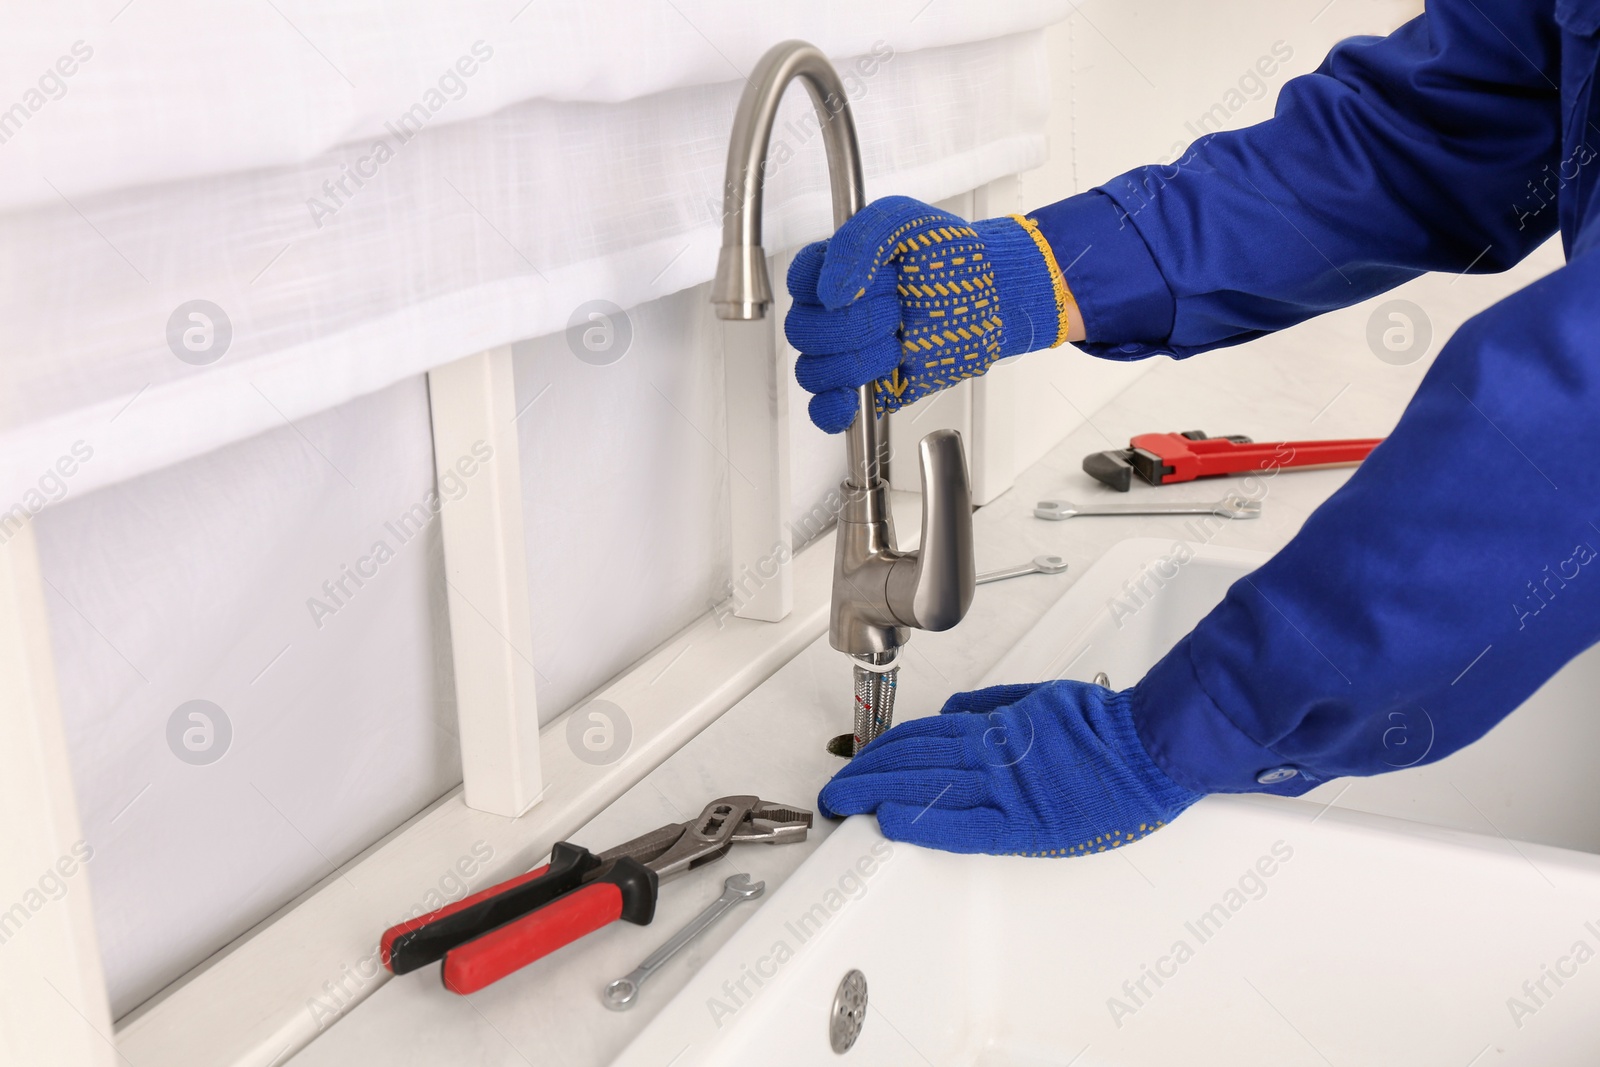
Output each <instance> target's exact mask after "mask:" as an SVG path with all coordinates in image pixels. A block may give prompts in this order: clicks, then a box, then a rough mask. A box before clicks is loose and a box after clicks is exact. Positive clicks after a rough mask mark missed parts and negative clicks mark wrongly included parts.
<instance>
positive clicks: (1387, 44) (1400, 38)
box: [1033, 0, 1600, 794]
mask: <svg viewBox="0 0 1600 1067" xmlns="http://www.w3.org/2000/svg"><path fill="white" fill-rule="evenodd" d="M1597 57H1600V0H1433V2H1431V3H1430V4H1429V5H1428V12H1427V14H1426V15H1423V16H1421V17H1419V18H1417V19H1415V20H1413V21H1412V22H1410V23H1408V24H1407V25H1405V26H1404V27H1402V28H1401V29H1399V30H1398V31H1396V32H1395V33H1394V34H1392V35H1390V36H1389V37H1386V38H1381V39H1380V38H1356V39H1352V40H1349V41H1346V42H1344V43H1342V44H1341V45H1339V46H1338V47H1337V48H1336V49H1335V50H1334V51H1333V52H1332V53H1331V54H1330V55H1329V56H1328V58H1327V60H1326V61H1325V62H1324V63H1323V65H1322V66H1321V68H1320V69H1319V70H1318V71H1317V72H1316V73H1314V74H1311V75H1307V76H1305V77H1302V78H1297V79H1295V80H1293V81H1292V82H1290V83H1289V84H1287V85H1286V86H1285V88H1284V90H1283V92H1282V94H1281V96H1280V98H1279V101H1278V110H1277V115H1276V117H1275V118H1274V119H1272V120H1271V121H1268V122H1266V123H1263V124H1261V125H1258V126H1255V127H1252V128H1249V129H1245V130H1240V131H1236V132H1230V133H1221V134H1216V135H1214V136H1209V137H1206V138H1204V139H1203V140H1202V141H1201V142H1199V143H1198V144H1197V145H1195V146H1194V147H1193V148H1192V149H1191V150H1190V151H1189V152H1188V153H1187V154H1186V155H1185V156H1184V157H1183V159H1182V160H1181V161H1179V162H1178V163H1176V164H1174V165H1172V166H1168V167H1159V166H1157V167H1145V168H1141V169H1139V170H1135V171H1132V172H1130V173H1128V174H1125V175H1123V176H1121V177H1119V178H1116V179H1114V180H1113V181H1111V182H1109V183H1107V184H1106V185H1104V186H1102V187H1101V188H1099V189H1097V190H1094V191H1092V192H1089V193H1086V194H1083V195H1081V196H1077V197H1074V198H1072V199H1069V200H1066V201H1063V202H1061V203H1059V204H1055V205H1052V206H1050V207H1047V208H1044V209H1042V210H1040V211H1038V212H1035V213H1034V215H1033V218H1034V219H1036V220H1037V225H1038V227H1039V230H1040V231H1041V232H1042V233H1043V234H1044V235H1045V236H1046V238H1047V239H1048V240H1049V242H1050V244H1051V247H1052V249H1053V251H1054V254H1055V258H1056V260H1057V261H1058V262H1059V263H1060V264H1063V265H1070V266H1067V267H1066V275H1067V281H1068V284H1069V285H1070V288H1071V290H1072V294H1073V295H1074V297H1075V298H1076V300H1077V302H1078V305H1079V307H1080V309H1081V311H1082V314H1083V317H1084V320H1085V323H1086V327H1087V331H1088V336H1089V337H1091V338H1096V339H1102V338H1110V339H1115V340H1114V341H1111V342H1109V343H1105V344H1098V345H1088V346H1086V347H1087V348H1089V350H1091V351H1094V352H1095V353H1096V354H1097V355H1100V356H1104V357H1108V358H1112V359H1140V358H1144V357H1146V356H1150V355H1155V354H1158V353H1172V354H1174V355H1176V356H1179V357H1185V356H1190V355H1193V354H1195V353H1197V352H1204V351H1206V350H1208V349H1213V348H1218V347H1222V346H1225V345H1230V344H1236V343H1238V342H1241V341H1244V340H1248V339H1249V338H1252V337H1256V336H1259V335H1261V334H1263V333H1267V332H1269V331H1272V330H1279V329H1282V328H1284V327H1286V326H1290V325H1293V324H1294V323H1297V322H1299V321H1301V320H1303V319H1306V318H1309V317H1311V316H1313V315H1316V314H1319V313H1321V312H1324V311H1328V310H1330V309H1333V308H1338V307H1343V306H1346V305H1349V304H1353V303H1355V302H1357V301H1360V300H1362V299H1364V298H1366V297H1369V296H1372V295H1374V294H1376V293H1381V292H1383V291H1384V290H1386V289H1389V288H1391V287H1392V286H1395V285H1398V284H1400V283H1401V282H1404V281H1406V280H1407V279H1409V278H1413V277H1415V276H1417V275H1419V274H1421V273H1423V272H1425V271H1441V272H1455V273H1459V272H1472V273H1481V272H1487V271H1497V270H1503V269H1505V268H1507V267H1510V266H1511V265H1512V264H1515V263H1516V262H1518V261H1519V260H1521V259H1522V258H1523V257H1524V256H1526V255H1527V254H1528V253H1529V252H1530V251H1532V250H1533V249H1534V248H1535V247H1536V246H1537V245H1539V244H1540V243H1541V242H1542V241H1544V240H1545V239H1546V238H1547V237H1548V236H1550V235H1551V234H1553V233H1555V232H1556V231H1557V230H1558V229H1559V232H1560V234H1561V240H1562V243H1563V245H1564V247H1565V249H1566V252H1567V257H1568V263H1567V265H1566V266H1564V267H1562V268H1561V269H1560V270H1558V271H1556V272H1554V273H1553V274H1551V275H1549V276H1547V277H1545V278H1543V279H1541V280H1540V281H1538V282H1536V283H1534V284H1533V285H1531V286H1529V287H1528V288H1526V289H1524V290H1523V291H1521V292H1519V293H1517V294H1515V295H1514V296H1511V297H1510V298H1508V299H1506V300H1504V301H1502V302H1501V303H1499V304H1497V305H1495V306H1494V307H1492V308H1490V309H1489V310H1487V311H1485V312H1483V313H1482V314H1480V315H1478V316H1477V317H1475V318H1474V319H1472V320H1471V321H1469V322H1468V323H1466V325H1464V326H1463V327H1462V328H1461V329H1460V330H1459V331H1458V332H1457V333H1456V334H1455V336H1454V337H1453V338H1452V339H1451V340H1450V342H1449V343H1448V344H1447V345H1445V347H1444V348H1443V350H1442V351H1441V352H1440V354H1439V356H1438V358H1437V360H1436V362H1435V363H1434V365H1433V367H1432V368H1431V369H1430V370H1429V372H1428V374H1427V376H1426V378H1425V379H1424V381H1423V383H1422V386H1421V388H1420V389H1419V390H1418V392H1417V394H1416V397H1415V399H1414V400H1413V401H1412V403H1411V404H1410V406H1409V407H1408V408H1407V409H1406V412H1405V414H1404V416H1403V417H1402V418H1401V420H1400V423H1399V425H1398V426H1397V427H1396V429H1395V431H1394V433H1393V434H1392V435H1391V436H1390V437H1389V439H1388V440H1387V441H1386V442H1385V443H1384V444H1383V445H1381V446H1380V447H1379V448H1378V449H1377V451H1376V452H1374V453H1373V454H1372V456H1371V457H1370V458H1369V459H1368V460H1367V461H1366V462H1365V463H1364V464H1363V465H1362V466H1361V468H1360V469H1359V470H1358V471H1356V473H1355V474H1354V475H1353V476H1352V477H1351V478H1350V480H1349V482H1348V484H1346V485H1345V487H1344V488H1342V489H1341V490H1340V491H1339V492H1337V493H1335V494H1334V495H1333V496H1332V497H1331V498H1330V499H1329V500H1328V501H1327V502H1326V503H1325V504H1324V505H1323V506H1322V507H1321V508H1319V509H1318V510H1317V511H1316V513H1315V514H1313V515H1312V516H1311V518H1310V519H1309V520H1308V521H1307V522H1306V524H1305V526H1304V528H1303V529H1302V530H1301V532H1300V534H1299V535H1298V536H1296V537H1295V538H1294V540H1293V541H1292V542H1290V544H1289V545H1288V546H1287V547H1286V548H1285V549H1284V550H1283V551H1281V552H1279V553H1278V554H1277V555H1276V556H1275V557H1274V558H1273V559H1272V560H1271V562H1269V563H1268V564H1267V565H1266V566H1264V567H1263V568H1262V569H1261V570H1259V571H1257V572H1256V573H1255V574H1253V575H1251V576H1250V577H1249V578H1247V579H1245V580H1243V581H1241V582H1239V583H1238V584H1237V585H1236V586H1235V587H1234V588H1233V589H1232V590H1231V591H1230V593H1229V594H1228V597H1227V599H1226V600H1225V601H1224V602H1223V603H1222V604H1221V605H1220V606H1219V607H1218V608H1217V609H1216V610H1215V611H1214V612H1213V613H1212V614H1211V615H1210V616H1209V617H1208V618H1207V619H1206V620H1205V621H1204V622H1203V623H1202V624H1201V625H1200V626H1199V627H1198V628H1197V629H1196V630H1195V631H1194V632H1193V633H1192V634H1191V635H1190V636H1189V637H1187V638H1186V639H1185V640H1184V641H1183V642H1181V643H1180V644H1179V645H1178V646H1177V647H1176V648H1174V649H1173V650H1172V652H1171V653H1169V654H1168V655H1167V656H1166V658H1165V659H1163V660H1162V661H1161V663H1160V664H1159V665H1158V666H1157V667H1156V668H1154V670H1153V671H1152V672H1151V673H1150V675H1149V676H1147V677H1146V679H1145V680H1144V681H1143V682H1142V683H1141V684H1140V685H1139V686H1138V688H1137V690H1136V692H1135V694H1134V705H1133V718H1134V722H1135V725H1136V726H1137V729H1138V732H1139V735H1140V737H1141V738H1142V739H1143V740H1144V742H1145V744H1146V746H1147V747H1148V748H1149V750H1150V752H1151V755H1152V756H1154V757H1155V759H1156V761H1157V763H1159V764H1160V765H1161V767H1162V768H1163V769H1164V770H1165V771H1166V772H1167V773H1168V774H1169V775H1171V776H1172V778H1173V779H1174V780H1176V781H1177V782H1179V783H1180V784H1182V785H1184V786H1186V787H1188V788H1190V789H1192V790H1195V791H1196V792H1202V793H1204V792H1228V791H1233V792H1237V791H1251V792H1260V791H1262V790H1263V784H1264V783H1265V784H1266V785H1267V787H1268V790H1269V791H1272V792H1279V793H1284V794H1299V793H1302V792H1304V791H1305V790H1307V789H1310V788H1311V787H1312V786H1314V785H1315V784H1316V783H1317V782H1319V781H1324V780H1326V779H1329V778H1332V777H1336V776H1339V775H1352V774H1353V775H1370V774H1377V773H1382V772H1384V771H1387V770H1390V769H1392V768H1394V767H1395V766H1399V765H1403V764H1407V763H1411V762H1415V761H1417V760H1418V757H1421V756H1422V753H1423V752H1424V751H1425V752H1426V756H1425V759H1426V760H1427V761H1432V760H1436V759H1439V758H1440V757H1443V756H1446V755H1448V754H1450V753H1451V752H1454V751H1455V750H1457V749H1459V748H1461V747H1462V746H1464V745H1466V744H1468V743H1470V742H1472V741H1473V740H1475V739H1476V738H1478V737H1480V736H1481V735H1483V734H1484V733H1485V732H1486V731H1487V730H1489V728H1490V727H1492V726H1494V725H1495V723H1497V722H1499V721H1500V719H1501V718H1502V717H1504V716H1505V715H1506V714H1507V713H1509V712H1510V711H1511V710H1512V709H1514V708H1515V707H1516V706H1517V705H1518V704H1520V703H1521V702H1522V701H1523V700H1525V699H1526V698H1527V697H1528V696H1529V695H1530V694H1531V693H1532V692H1533V691H1534V690H1535V689H1536V688H1537V687H1538V686H1539V685H1540V684H1541V683H1543V682H1544V681H1545V679H1547V678H1549V677H1550V676H1551V675H1552V674H1554V673H1555V672H1556V670H1558V669H1559V668H1560V667H1561V666H1562V665H1563V664H1564V663H1566V662H1567V661H1568V660H1570V659H1571V658H1572V657H1573V656H1575V655H1577V654H1578V653H1579V652H1581V651H1583V650H1584V649H1585V648H1588V647H1589V646H1590V645H1592V644H1594V643H1595V642H1596V641H1597V640H1600V249H1597V247H1596V246H1597V244H1600V221H1597V219H1596V214H1597V211H1596V203H1595V202H1596V196H1595V189H1596V185H1597V183H1600V158H1597V156H1600V114H1597V110H1596V109H1597V105H1600V96H1597V95H1596V92H1595V87H1594V80H1595V73H1596V65H1597ZM1397 729H1398V730H1401V731H1402V733H1401V734H1397V733H1396V732H1395V731H1396V730H1397ZM1398 742H1404V744H1400V743H1398ZM1289 769H1292V770H1294V771H1296V772H1297V773H1296V774H1294V775H1293V776H1289V775H1288V770H1289ZM1274 782H1276V783H1277V784H1271V783H1274Z"/></svg>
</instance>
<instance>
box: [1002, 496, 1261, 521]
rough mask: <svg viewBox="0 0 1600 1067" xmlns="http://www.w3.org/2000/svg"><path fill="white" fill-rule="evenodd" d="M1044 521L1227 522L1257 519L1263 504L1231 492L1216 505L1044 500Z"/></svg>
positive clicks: (1040, 509)
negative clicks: (1155, 518) (1153, 518)
mask: <svg viewBox="0 0 1600 1067" xmlns="http://www.w3.org/2000/svg"><path fill="white" fill-rule="evenodd" d="M1033 514H1034V515H1035V517H1037V518H1041V519H1070V518H1072V517H1073V516H1074V515H1218V516H1221V517H1222V518H1224V519H1255V518H1260V516H1261V501H1259V500H1251V499H1250V498H1249V497H1247V496H1242V495H1240V494H1238V493H1230V494H1228V495H1227V496H1225V497H1223V498H1222V499H1221V500H1217V501H1214V502H1212V503H1209V504H1208V503H1204V502H1196V501H1189V502H1187V503H1184V502H1180V501H1175V500H1166V501H1161V500H1157V501H1151V502H1149V503H1143V502H1140V501H1137V500H1135V501H1130V502H1129V503H1126V504H1074V503H1073V502H1072V501H1070V500H1041V501H1039V502H1038V503H1037V504H1035V505H1034V506H1033Z"/></svg>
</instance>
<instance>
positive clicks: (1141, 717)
mask: <svg viewBox="0 0 1600 1067" xmlns="http://www.w3.org/2000/svg"><path fill="white" fill-rule="evenodd" d="M1189 640H1190V639H1189V638H1187V637H1185V638H1184V639H1183V640H1182V641H1179V642H1178V644H1177V645H1175V646H1174V647H1173V649H1172V651H1171V652H1168V653H1167V654H1166V655H1165V656H1164V657H1162V659H1161V662H1159V663H1157V664H1156V665H1155V666H1154V667H1152V668H1151V669H1150V673H1149V674H1146V675H1145V676H1144V679H1143V680H1142V681H1140V682H1139V684H1138V685H1137V686H1135V687H1134V690H1133V706H1132V713H1133V726H1134V729H1135V730H1136V731H1137V732H1138V734H1139V740H1140V742H1141V743H1143V745H1144V747H1145V751H1147V752H1148V753H1150V758H1151V759H1152V760H1154V761H1155V764H1156V766H1157V767H1160V768H1161V770H1162V771H1164V772H1165V773H1166V775H1167V777H1168V778H1171V779H1172V780H1173V781H1174V782H1177V783H1178V784H1179V785H1181V786H1183V787H1185V788H1187V789H1190V790H1193V791H1194V792H1196V793H1275V794H1277V795H1279V796H1289V797H1297V796H1299V795H1300V794H1302V793H1305V792H1307V791H1309V790H1311V789H1314V788H1315V787H1316V786H1318V785H1320V784H1321V782H1320V781H1319V780H1318V779H1316V778H1314V777H1313V776H1312V775H1311V774H1310V773H1308V772H1307V770H1306V769H1305V768H1303V767H1299V766H1296V765H1295V764H1294V763H1292V762H1291V761H1289V760H1287V759H1284V758H1283V757H1282V756H1280V755H1278V754H1277V753H1276V752H1274V751H1272V749H1270V748H1267V747H1266V746H1265V745H1260V744H1257V743H1256V742H1255V741H1253V740H1251V739H1250V738H1249V737H1248V736H1247V735H1246V734H1245V733H1244V731H1242V730H1240V729H1239V727H1237V726H1235V725H1234V724H1233V722H1232V720H1230V719H1229V718H1228V716H1227V715H1226V714H1224V713H1223V711H1222V709H1221V708H1219V707H1217V705H1216V704H1215V702H1213V701H1212V699H1211V697H1210V695H1208V694H1207V693H1206V691H1205V689H1204V688H1203V687H1202V686H1201V685H1200V679H1199V678H1198V677H1197V676H1196V675H1195V671H1194V663H1193V661H1192V660H1191V659H1190V657H1189ZM1291 770H1292V771H1294V772H1295V773H1294V774H1292V775H1291V774H1288V773H1287V772H1288V771H1291Z"/></svg>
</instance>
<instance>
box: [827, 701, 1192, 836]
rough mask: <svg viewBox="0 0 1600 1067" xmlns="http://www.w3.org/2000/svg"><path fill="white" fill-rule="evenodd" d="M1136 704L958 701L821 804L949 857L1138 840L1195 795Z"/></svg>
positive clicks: (849, 772)
mask: <svg viewBox="0 0 1600 1067" xmlns="http://www.w3.org/2000/svg"><path fill="white" fill-rule="evenodd" d="M1131 699H1132V690H1125V691H1123V692H1121V693H1114V692H1112V691H1111V690H1109V689H1103V688H1101V687H1100V686H1097V685H1089V684H1087V683H1085V682H1067V681H1060V682H1042V683H1038V684H1034V685H998V686H993V687H991V688H988V689H979V690H977V691H976V692H972V693H957V694H956V695H955V696H953V697H951V698H950V700H949V701H948V702H947V703H946V704H945V706H944V710H943V712H942V713H941V714H939V715H936V716H932V717H929V718H925V719H912V720H909V721H907V722H903V723H901V724H900V725H899V726H896V727H895V728H894V729H892V730H890V731H888V732H887V733H885V734H884V735H883V736H882V737H880V738H878V739H877V740H875V741H873V742H872V743H871V744H870V745H868V746H867V747H866V748H864V749H862V750H861V752H860V754H859V755H857V756H856V758H855V759H853V760H851V761H850V763H849V764H847V765H846V766H845V768H844V770H842V771H840V772H839V773H838V774H836V775H835V776H834V778H833V781H831V782H829V783H828V784H827V785H826V786H824V787H823V790H822V794H821V796H820V797H818V806H819V807H820V808H821V809H822V813H823V814H824V815H857V814H860V813H862V812H868V811H875V812H877V813H878V826H879V827H880V828H881V829H882V830H883V833H884V835H885V836H887V837H891V838H893V839H895V840H896V841H910V842H912V843H913V844H918V845H926V846H928V847H929V848H938V849H944V850H945V851H947V852H988V853H991V854H994V855H1023V856H1081V855H1085V854H1087V853H1090V852H1104V851H1105V850H1107V849H1111V848H1116V847H1118V846H1119V845H1125V844H1127V843H1129V842H1130V841H1137V840H1138V839H1139V838H1141V837H1143V836H1144V835H1146V834H1148V833H1150V832H1151V831H1153V830H1158V829H1160V828H1161V827H1162V826H1164V825H1166V824H1167V823H1168V822H1170V821H1172V819H1173V818H1174V817H1176V816H1177V815H1178V813H1179V812H1181V811H1183V809H1185V808H1187V807H1188V806H1189V805H1190V804H1193V803H1194V802H1195V801H1196V800H1199V799H1200V794H1199V793H1193V792H1190V791H1189V790H1188V789H1185V788H1184V787H1183V786H1181V785H1179V784H1178V783H1176V782H1174V781H1173V780H1172V779H1170V778H1168V777H1167V776H1166V774H1165V773H1163V772H1162V770H1161V769H1160V768H1159V767H1157V766H1156V765H1155V763H1154V762H1153V761H1152V760H1151V759H1150V756H1149V754H1148V753H1146V752H1145V749H1144V745H1143V744H1141V743H1140V741H1139V737H1138V735H1137V734H1136V733H1135V732H1134V727H1133V719H1132V717H1131V715H1130V714H1129V704H1130V701H1131Z"/></svg>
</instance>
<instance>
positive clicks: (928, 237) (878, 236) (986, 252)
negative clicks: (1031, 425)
mask: <svg viewBox="0 0 1600 1067" xmlns="http://www.w3.org/2000/svg"><path fill="white" fill-rule="evenodd" d="M789 293H790V295H791V296H793V297H794V304H793V306H792V307H790V309H789V316H788V318H787V319H786V320H785V322H784V333H785V334H786V335H787V336H788V338H789V343H790V344H791V345H793V346H794V347H795V348H796V349H798V350H799V351H800V359H799V361H798V362H797V363H796V364H795V377H796V378H798V379H799V381H800V384H801V385H802V386H804V387H805V388H806V389H807V390H808V391H810V392H812V393H815V394H816V395H815V396H813V397H812V398H811V405H810V409H811V421H812V422H814V423H816V424H817V426H818V427H820V428H821V429H823V430H825V431H827V432H828V433H839V432H840V431H842V430H844V429H845V428H846V427H848V426H849V425H850V422H851V420H852V419H854V418H855V414H856V409H857V407H858V400H857V397H856V392H855V390H856V387H858V386H862V385H866V384H868V383H873V384H874V385H875V393H876V397H877V408H878V411H879V412H880V413H881V412H885V411H894V410H895V409H896V408H899V407H902V406H903V405H906V404H909V403H911V402H912V401H915V400H917V399H919V398H921V397H923V396H926V395H927V394H929V393H933V392H937V391H938V390H940V389H943V388H945V387H947V386H951V385H954V384H956V383H957V382H959V381H960V380H961V379H963V378H971V377H974V376H976V375H979V374H982V373H983V372H984V371H986V370H988V369H989V365H990V364H991V363H993V362H994V361H995V360H997V359H1004V358H1005V357H1006V356H1014V355H1018V354H1020V353H1023V352H1031V351H1033V350H1034V349H1036V348H1049V347H1052V346H1054V345H1058V344H1060V343H1061V342H1063V341H1064V340H1066V337H1067V331H1068V326H1069V319H1070V316H1071V315H1072V314H1075V312H1073V311H1070V310H1069V309H1070V308H1071V307H1072V295H1071V293H1070V292H1069V291H1068V289H1067V285H1066V281H1065V280H1064V278H1063V277H1062V274H1061V270H1060V268H1059V267H1058V266H1057V265H1056V261H1055V256H1054V254H1053V253H1052V252H1051V251H1050V245H1049V244H1048V243H1047V242H1046V241H1045V239H1044V238H1043V237H1042V236H1040V234H1039V231H1038V229H1037V228H1036V227H1034V225H1033V223H1032V222H1031V221H1029V220H1027V219H1023V218H1021V217H1020V216H1015V215H1013V216H1010V217H1007V218H998V219H985V220H983V221H981V222H972V223H969V222H966V221H964V220H962V219H959V218H957V217H956V216H954V215H952V214H950V213H949V212H948V211H940V210H939V209H938V208H936V207H930V206H929V205H927V204H924V203H922V202H921V201H918V200H913V199H911V198H910V197H907V196H886V197H884V198H883V199H881V200H875V201H873V202H872V203H871V204H868V205H867V206H866V207H865V208H863V209H862V210H861V211H860V212H858V213H857V214H856V215H855V217H854V218H852V219H851V220H850V221H849V222H847V223H845V224H844V225H843V226H841V227H839V232H838V233H836V234H834V235H833V236H832V237H831V238H829V239H828V240H826V241H818V242H817V243H815V244H810V245H807V246H806V247H805V248H802V249H801V250H800V253H799V254H798V255H797V256H795V259H794V263H793V264H792V265H791V266H790V267H789Z"/></svg>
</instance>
